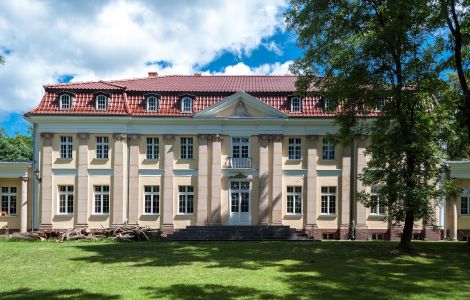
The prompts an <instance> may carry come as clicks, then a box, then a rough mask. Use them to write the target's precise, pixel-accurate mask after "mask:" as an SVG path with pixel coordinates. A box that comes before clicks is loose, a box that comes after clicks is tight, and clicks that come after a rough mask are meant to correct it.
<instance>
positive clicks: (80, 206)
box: [75, 133, 90, 227]
mask: <svg viewBox="0 0 470 300" xmlns="http://www.w3.org/2000/svg"><path fill="white" fill-rule="evenodd" d="M89 137H90V135H89V134H88V133H79V134H77V138H78V151H77V153H78V158H77V160H78V171H77V190H76V191H75V195H77V202H76V203H77V208H76V211H77V214H76V216H77V224H76V226H77V227H87V226H88V139H89Z"/></svg>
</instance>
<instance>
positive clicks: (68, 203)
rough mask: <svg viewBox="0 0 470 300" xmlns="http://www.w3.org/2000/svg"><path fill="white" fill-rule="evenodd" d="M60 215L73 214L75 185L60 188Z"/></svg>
mask: <svg viewBox="0 0 470 300" xmlns="http://www.w3.org/2000/svg"><path fill="white" fill-rule="evenodd" d="M59 214H73V185H60V186H59Z"/></svg>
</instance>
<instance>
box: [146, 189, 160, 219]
mask: <svg viewBox="0 0 470 300" xmlns="http://www.w3.org/2000/svg"><path fill="white" fill-rule="evenodd" d="M144 201H145V203H144V214H146V215H156V214H159V213H160V187H159V186H158V185H146V186H144Z"/></svg>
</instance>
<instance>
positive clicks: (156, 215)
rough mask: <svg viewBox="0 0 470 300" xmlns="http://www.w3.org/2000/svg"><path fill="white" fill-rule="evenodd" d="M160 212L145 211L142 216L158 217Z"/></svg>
mask: <svg viewBox="0 0 470 300" xmlns="http://www.w3.org/2000/svg"><path fill="white" fill-rule="evenodd" d="M159 215H160V214H159V213H157V214H146V213H143V214H142V216H146V217H158V216H159Z"/></svg>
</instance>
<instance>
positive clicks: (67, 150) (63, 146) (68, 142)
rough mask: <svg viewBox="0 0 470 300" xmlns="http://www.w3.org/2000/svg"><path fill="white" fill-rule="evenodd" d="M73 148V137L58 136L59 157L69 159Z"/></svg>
mask: <svg viewBox="0 0 470 300" xmlns="http://www.w3.org/2000/svg"><path fill="white" fill-rule="evenodd" d="M72 149H73V139H72V137H71V136H61V137H60V158H65V159H71V158H72Z"/></svg>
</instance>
